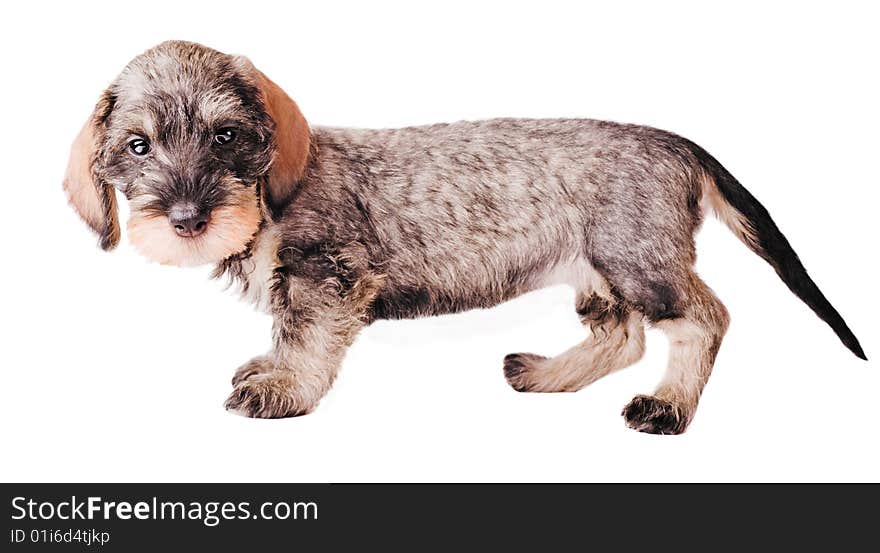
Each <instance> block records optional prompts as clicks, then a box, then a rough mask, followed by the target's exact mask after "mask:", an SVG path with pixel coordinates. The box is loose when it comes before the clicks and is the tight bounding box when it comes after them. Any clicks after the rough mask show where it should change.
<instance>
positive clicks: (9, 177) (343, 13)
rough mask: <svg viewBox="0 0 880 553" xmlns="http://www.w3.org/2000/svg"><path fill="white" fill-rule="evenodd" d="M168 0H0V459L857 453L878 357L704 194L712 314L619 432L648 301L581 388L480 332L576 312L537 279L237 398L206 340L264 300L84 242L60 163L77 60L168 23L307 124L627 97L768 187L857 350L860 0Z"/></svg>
mask: <svg viewBox="0 0 880 553" xmlns="http://www.w3.org/2000/svg"><path fill="white" fill-rule="evenodd" d="M192 4H193V3H190V2H183V1H180V0H178V1H175V2H160V1H155V0H153V1H150V2H112V3H107V4H105V5H97V4H85V3H74V2H68V3H64V4H60V5H58V6H54V7H53V6H46V5H36V4H35V3H33V2H32V3H28V4H27V5H28V7H21V6H24V5H25V3H24V2H16V3H13V4H9V3H7V4H6V6H5V7H4V8H3V10H4V13H3V17H2V19H3V24H2V25H3V27H4V28H3V32H2V33H0V37H2V38H0V40H2V56H3V60H2V70H3V85H2V90H0V95H2V104H0V105H2V110H3V111H2V113H3V123H4V125H3V132H2V133H0V146H2V148H0V152H2V156H3V172H4V183H3V186H4V190H5V194H4V196H3V216H2V218H0V224H2V232H0V236H2V240H3V252H4V254H3V256H2V257H3V261H2V263H3V269H2V271H0V279H2V286H0V294H2V307H0V308H2V317H3V318H2V323H3V329H2V336H3V348H2V360H0V364H2V384H0V386H2V392H3V393H2V400H0V409H2V412H0V415H2V444H3V446H2V447H3V450H4V452H3V454H2V455H0V479H2V480H12V481H64V480H73V481H127V480H134V481H193V480H194V481H317V482H321V481H410V480H428V481H459V480H464V481H484V480H489V481H545V480H551V481H594V480H600V481H605V480H610V481H644V480H647V481H654V480H663V481H666V480H672V481H695V480H697V481H702V480H722V481H751V480H757V481H826V480H847V481H849V480H870V481H876V480H878V477H880V459H878V451H880V449H878V430H877V428H878V425H877V417H878V391H880V367H878V365H877V363H876V362H874V361H871V362H868V363H866V362H863V361H860V360H858V359H856V358H855V357H854V356H852V355H851V354H850V353H849V352H848V351H847V350H846V349H844V347H843V346H842V345H841V344H840V343H839V342H838V341H837V339H836V337H835V336H834V334H833V333H832V332H831V330H830V329H828V328H827V327H826V326H825V324H824V323H822V322H821V321H819V320H818V319H817V318H816V317H815V316H814V315H813V314H812V313H811V312H810V311H809V310H808V309H807V308H806V307H805V306H804V305H803V304H801V303H800V302H799V301H798V300H797V299H796V298H794V297H793V296H792V295H791V294H790V293H789V292H788V291H787V289H786V288H785V286H784V285H783V284H782V283H781V282H780V281H779V280H778V279H777V277H776V275H775V274H774V273H773V271H772V270H771V269H770V268H769V267H768V266H767V265H766V264H765V263H764V262H763V261H761V260H760V259H758V258H757V257H756V256H754V255H753V254H752V253H750V252H749V251H748V250H747V249H746V248H745V247H744V246H742V245H741V244H740V243H739V242H737V241H736V239H735V238H734V237H733V236H732V235H731V234H730V233H729V232H728V231H727V229H726V228H724V227H722V226H721V225H720V224H719V223H718V222H717V221H715V220H714V219H712V220H709V221H707V223H706V224H705V225H704V229H703V231H702V233H701V234H700V236H699V240H698V244H699V251H700V258H699V262H698V270H699V272H700V274H701V275H702V276H703V277H704V278H705V280H706V281H707V282H708V283H709V284H710V285H711V286H712V287H713V288H714V289H715V291H716V292H717V294H718V295H719V296H720V297H721V298H722V300H723V301H724V302H725V304H726V305H727V307H728V308H729V310H730V312H731V315H732V318H733V323H732V325H731V327H730V331H729V333H728V335H727V338H726V340H725V342H724V344H723V346H722V348H721V352H720V355H719V356H718V362H717V364H716V367H715V372H714V374H713V376H712V379H711V380H710V382H709V385H708V387H707V389H706V392H705V394H704V396H703V400H702V403H701V405H700V409H699V411H698V413H697V417H696V420H695V421H694V422H693V424H692V426H691V428H690V430H689V431H688V432H687V433H686V434H685V435H683V436H679V437H662V436H650V435H645V434H639V433H636V432H633V431H631V430H628V429H627V428H625V426H624V424H623V420H622V419H621V417H620V410H621V408H622V407H623V405H624V404H625V403H627V401H629V399H630V398H631V397H632V396H633V395H634V394H636V393H645V392H650V391H651V390H652V389H653V387H654V385H655V384H656V383H657V382H658V381H659V379H660V376H661V374H662V370H663V367H664V365H665V355H666V340H665V338H664V336H663V335H662V334H661V333H659V332H657V331H651V332H650V333H649V337H648V353H647V355H646V356H645V358H644V360H643V361H642V362H640V363H639V364H638V365H636V366H634V367H631V368H629V369H627V370H624V371H622V372H620V373H617V374H615V375H612V376H610V377H608V378H606V379H605V380H602V381H600V382H598V383H596V384H594V385H593V386H591V387H590V388H588V389H587V390H584V391H582V392H580V393H576V394H547V395H529V394H518V393H515V392H514V391H512V390H511V389H510V388H509V387H508V386H507V384H506V382H505V380H504V378H503V376H502V372H501V359H502V357H503V356H504V355H505V354H506V353H510V352H516V351H533V352H537V353H542V354H554V353H557V352H559V351H561V350H563V349H565V348H567V347H568V346H570V345H573V344H574V343H576V342H578V341H580V340H581V339H582V338H583V336H584V330H583V329H582V328H581V327H580V326H579V324H578V322H577V319H576V316H575V314H574V311H573V306H572V303H573V293H572V292H571V290H569V289H567V288H564V287H560V288H553V289H547V290H543V291H540V292H537V293H533V294H530V295H527V296H525V297H522V298H519V299H517V300H515V301H512V302H509V303H507V304H505V305H502V306H500V307H497V308H495V309H492V310H488V311H481V312H470V313H466V314H462V315H456V316H448V317H441V318H433V319H425V320H418V321H399V322H380V323H377V324H375V325H374V326H372V327H371V328H369V329H367V330H366V331H365V332H363V334H362V335H361V336H360V338H359V339H358V341H357V343H356V344H355V345H354V347H353V348H352V349H351V351H350V353H349V355H348V357H347V358H346V360H345V364H344V366H343V370H342V372H341V376H340V378H339V380H338V381H337V383H336V385H335V387H334V389H333V390H332V391H331V393H330V394H329V395H328V396H327V397H326V399H325V400H324V401H323V402H322V404H321V405H320V407H319V408H318V410H317V411H316V412H315V413H314V414H311V415H309V416H307V417H302V418H297V419H287V420H250V419H246V418H243V417H239V416H236V415H234V414H231V413H227V412H226V411H224V409H223V401H224V399H225V398H226V396H227V394H228V393H229V392H230V391H231V388H230V384H229V379H230V377H231V376H232V374H233V371H234V369H235V368H236V367H237V366H238V365H239V364H240V363H242V362H244V361H246V360H247V359H249V358H250V357H252V356H254V355H257V354H260V353H262V352H263V351H265V350H266V349H267V347H268V346H269V342H270V339H269V329H270V320H269V318H268V317H267V316H265V315H262V314H258V313H257V312H255V311H254V310H253V309H252V308H251V307H250V306H249V305H247V304H245V303H243V302H240V301H239V300H238V299H237V298H236V297H235V296H234V295H232V294H231V293H230V292H224V291H223V290H222V288H223V287H222V283H220V282H214V281H209V280H208V278H207V274H208V272H209V271H208V269H207V268H203V269H190V270H182V269H174V268H167V267H161V266H158V265H155V264H151V263H149V262H147V261H146V260H144V259H142V258H140V257H138V256H136V255H135V254H134V253H133V252H132V250H131V247H130V246H129V245H128V244H127V243H126V242H125V241H123V244H122V245H121V246H120V248H119V249H118V250H117V251H116V252H113V253H110V254H108V253H103V252H101V251H100V250H99V249H98V248H97V247H96V245H95V240H94V237H93V236H92V235H91V234H90V233H89V232H88V230H87V229H86V227H85V226H84V225H83V224H82V223H81V222H80V221H79V220H78V218H77V217H76V216H75V215H74V213H73V212H72V211H71V210H70V209H69V208H68V207H67V205H66V201H65V198H64V194H63V193H62V190H61V186H60V181H61V176H62V174H63V172H64V167H65V165H66V162H67V152H68V148H69V144H70V142H71V141H72V140H73V138H74V136H75V134H76V133H77V131H78V130H79V128H80V126H81V124H82V123H83V121H84V120H85V118H86V116H87V115H88V114H89V112H90V110H91V107H92V106H93V105H94V102H95V101H96V99H97V97H98V94H99V93H100V92H101V90H102V89H103V87H104V86H106V85H107V84H108V83H109V82H110V81H111V80H112V79H113V78H114V77H115V75H116V74H117V73H118V72H119V71H120V70H121V69H122V67H123V66H124V65H125V63H126V62H128V61H129V59H131V58H132V57H134V56H135V55H137V54H138V53H140V52H141V51H143V50H144V49H146V48H148V47H150V46H152V45H154V44H155V43H158V42H160V41H162V40H165V39H168V38H182V39H189V40H194V41H198V42H202V43H204V44H207V45H209V46H212V47H214V48H217V49H220V50H223V51H226V52H235V53H243V54H246V55H248V56H249V57H250V58H251V59H252V60H253V61H254V62H255V64H256V65H257V66H258V67H260V68H261V69H262V70H263V71H264V72H265V73H267V74H268V75H269V76H270V77H271V78H272V79H274V80H275V81H277V82H278V83H279V84H281V85H282V86H283V87H284V88H285V89H286V90H287V91H288V92H289V93H290V94H291V95H292V96H293V97H294V98H295V99H296V100H297V101H298V102H299V104H300V107H301V108H302V110H303V111H304V113H305V115H306V117H307V118H308V119H309V120H310V121H311V122H312V124H325V125H341V126H380V127H381V126H400V125H409V124H420V123H431V122H437V121H451V120H457V119H476V118H487V117H496V116H524V117H557V116H566V117H571V116H579V117H594V118H602V119H613V120H618V121H627V122H636V123H642V124H648V125H653V126H657V127H661V128H666V129H669V130H673V131H675V132H678V133H680V134H683V135H685V136H687V137H689V138H691V139H693V140H695V141H696V142H698V143H700V144H701V145H703V146H704V147H706V148H707V149H708V150H709V151H710V152H712V153H713V154H714V155H715V156H716V157H718V158H719V159H720V160H721V161H722V163H724V164H725V165H726V166H727V167H728V168H729V169H730V170H731V172H733V173H734V174H735V175H736V176H737V177H738V178H739V179H740V180H741V181H742V182H743V183H744V184H745V185H746V186H747V187H748V188H749V189H750V190H751V191H752V192H753V193H754V194H755V195H756V196H757V197H758V198H759V199H760V200H761V201H762V202H763V203H764V204H765V205H766V206H767V207H768V209H769V210H770V212H771V213H772V214H773V216H774V217H775V219H776V221H777V223H778V224H779V226H780V227H781V228H782V229H783V231H784V232H786V233H787V235H788V237H789V238H790V240H791V242H792V243H793V245H794V246H795V248H796V250H797V251H798V252H799V253H800V255H801V258H802V259H803V261H804V263H805V265H806V266H807V267H808V269H809V270H810V272H811V274H812V276H813V277H814V278H815V280H816V281H817V282H818V283H819V285H820V286H821V288H822V289H823V290H824V291H825V293H826V294H827V295H828V297H829V298H830V299H831V301H832V302H833V303H834V304H835V305H836V306H837V307H838V309H839V310H840V311H841V313H842V314H843V315H844V317H845V318H846V320H847V321H848V322H849V324H850V326H851V327H852V328H853V330H854V331H855V333H856V334H857V335H858V336H859V338H860V339H861V341H862V345H863V346H864V348H865V351H866V352H867V353H868V356H869V357H871V356H872V355H873V356H875V357H876V356H878V355H880V343H878V339H877V338H878V332H877V330H878V328H877V327H878V325H877V320H876V312H877V308H878V302H877V296H876V294H875V291H876V289H877V271H876V268H877V244H876V239H877V234H878V233H877V214H876V213H877V204H878V192H877V190H878V188H880V177H878V152H880V148H878V146H880V139H878V134H877V133H878V130H877V129H878V128H880V110H878V98H880V86H878V71H877V59H878V53H880V39H878V33H877V28H878V22H880V21H878V14H877V12H876V9H875V8H873V7H870V6H871V4H870V3H867V2H865V3H847V2H834V3H830V2H829V3H826V5H825V6H824V7H817V6H811V5H808V4H805V3H802V2H797V3H790V4H786V3H772V4H771V3H764V2H761V3H755V4H749V3H743V2H737V3H730V4H729V5H728V6H727V7H714V6H710V5H709V4H710V3H707V2H691V3H681V2H679V3H669V2H663V3H659V2H645V3H627V2H615V3H613V4H614V6H613V7H610V6H611V4H612V3H611V2H600V3H597V5H593V6H586V5H585V4H584V3H574V2H572V3H571V4H556V3H553V2H547V1H542V2H537V3H535V4H534V5H533V6H531V7H526V6H520V5H516V4H513V3H509V2H504V3H498V4H492V5H482V4H479V3H477V2H466V3H460V4H459V3H455V2H442V3H440V2H438V3H436V4H435V5H434V7H427V6H426V5H423V3H416V2H408V3H401V4H398V5H389V4H373V3H370V4H371V5H370V6H366V5H363V6H362V5H359V4H355V3H352V4H347V5H345V4H333V3H330V2H308V3H303V4H301V5H300V4H297V3H292V2H277V1H272V2H266V3H262V2H256V1H253V0H251V1H248V2H234V3H227V2H220V1H214V2H210V3H205V4H203V5H201V6H194V5H192ZM364 4H366V3H364ZM661 4H662V5H661ZM10 6H15V7H10ZM123 209H124V208H123Z"/></svg>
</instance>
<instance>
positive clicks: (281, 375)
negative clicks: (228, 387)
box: [225, 371, 318, 419]
mask: <svg viewBox="0 0 880 553" xmlns="http://www.w3.org/2000/svg"><path fill="white" fill-rule="evenodd" d="M305 391H306V390H303V389H301V388H299V387H298V384H297V381H296V375H295V373H294V372H292V371H273V372H264V373H255V374H251V375H249V376H248V377H247V378H245V379H243V380H240V381H239V382H238V384H236V386H235V390H233V391H232V394H231V395H230V396H229V398H228V399H227V400H226V404H225V406H226V409H228V410H234V411H238V412H240V413H241V414H243V415H245V416H248V417H252V418H259V419H281V418H285V417H298V416H300V415H305V414H307V413H309V412H311V411H312V409H314V408H315V406H316V405H317V403H318V402H317V400H316V399H312V397H313V394H308V393H304V392H305Z"/></svg>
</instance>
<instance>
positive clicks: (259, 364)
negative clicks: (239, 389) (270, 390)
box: [232, 355, 275, 386]
mask: <svg viewBox="0 0 880 553" xmlns="http://www.w3.org/2000/svg"><path fill="white" fill-rule="evenodd" d="M274 369H275V366H274V365H273V364H272V362H271V361H270V360H269V358H268V357H267V356H265V355H261V356H259V357H254V358H253V359H251V360H250V361H248V362H247V363H245V364H244V365H242V366H240V367H239V368H238V369H236V370H235V375H234V376H233V377H232V385H233V386H238V385H239V384H240V383H241V382H242V381H244V380H247V379H248V378H250V377H252V376H254V375H255V374H264V373H268V372H271V371H273V370H274Z"/></svg>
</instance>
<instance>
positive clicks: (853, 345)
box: [841, 335, 868, 361]
mask: <svg viewBox="0 0 880 553" xmlns="http://www.w3.org/2000/svg"><path fill="white" fill-rule="evenodd" d="M841 341H842V342H843V345H845V346H846V347H847V348H849V350H850V351H851V352H853V353H854V354H855V356H856V357H858V358H859V359H864V360H865V361H867V360H868V356H867V355H865V351H864V350H863V349H862V346H861V344H859V341H858V340H857V339H856V337H855V336H852V335H850V336H848V337H846V338H842V339H841Z"/></svg>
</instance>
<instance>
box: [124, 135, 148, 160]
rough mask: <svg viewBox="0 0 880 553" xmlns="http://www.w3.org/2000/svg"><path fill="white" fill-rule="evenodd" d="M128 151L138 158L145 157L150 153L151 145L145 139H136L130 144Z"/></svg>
mask: <svg viewBox="0 0 880 553" xmlns="http://www.w3.org/2000/svg"><path fill="white" fill-rule="evenodd" d="M128 149H129V150H131V153H133V154H134V155H136V156H145V155H147V153H149V151H150V143H149V142H147V141H146V140H144V139H143V138H135V139H134V140H132V141H131V142H129V143H128Z"/></svg>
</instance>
